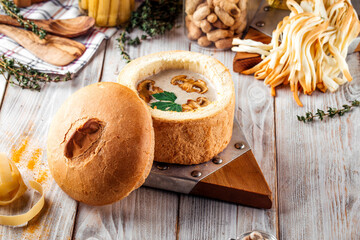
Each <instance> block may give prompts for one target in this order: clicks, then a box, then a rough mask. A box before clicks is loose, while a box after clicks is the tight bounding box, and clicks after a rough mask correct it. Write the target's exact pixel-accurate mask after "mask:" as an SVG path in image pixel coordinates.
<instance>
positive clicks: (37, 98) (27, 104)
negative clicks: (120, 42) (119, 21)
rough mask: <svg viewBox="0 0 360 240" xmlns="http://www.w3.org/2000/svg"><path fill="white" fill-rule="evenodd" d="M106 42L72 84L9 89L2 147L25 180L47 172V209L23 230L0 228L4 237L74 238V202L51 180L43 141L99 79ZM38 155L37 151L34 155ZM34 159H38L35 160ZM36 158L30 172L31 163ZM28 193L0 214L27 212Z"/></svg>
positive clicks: (0, 122)
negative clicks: (67, 105)
mask: <svg viewBox="0 0 360 240" xmlns="http://www.w3.org/2000/svg"><path fill="white" fill-rule="evenodd" d="M104 49H105V43H103V44H102V45H101V46H100V48H99V50H98V52H97V54H96V56H95V57H94V58H93V59H92V61H91V62H90V63H89V65H88V66H86V68H85V69H83V70H82V71H81V72H80V74H79V75H78V76H77V77H76V78H75V79H74V80H72V81H69V82H63V83H50V84H48V85H46V86H45V87H44V88H43V89H42V90H41V92H36V91H29V90H22V89H21V88H19V87H15V86H8V88H7V90H6V95H5V98H4V102H3V105H2V108H1V111H0V135H1V140H0V149H1V151H4V152H6V153H7V154H8V155H9V156H11V155H12V156H13V157H14V156H16V155H14V152H16V153H17V156H18V163H17V166H18V167H19V170H20V171H21V173H22V175H23V177H24V179H25V182H26V183H27V182H28V180H31V179H38V180H39V174H41V173H42V172H45V174H47V177H44V178H43V180H42V183H43V186H44V188H45V192H46V207H45V208H44V210H43V211H42V213H41V214H40V216H39V217H37V219H36V220H34V221H31V222H30V223H29V225H28V226H27V227H22V228H11V227H6V226H1V227H0V237H2V238H3V239H70V238H71V236H72V231H73V225H74V219H75V214H76V208H77V203H76V201H74V200H72V199H71V198H69V197H68V196H67V195H66V194H65V193H64V192H62V191H61V190H60V188H59V187H58V186H57V185H56V183H55V181H54V180H53V179H52V177H51V174H50V172H49V170H48V168H47V160H46V140H47V131H48V128H49V125H50V122H51V119H52V117H53V115H54V114H55V112H56V111H57V109H58V108H59V107H60V106H61V104H62V103H63V102H64V101H65V100H66V98H67V97H68V96H70V95H71V94H72V93H73V92H74V91H76V90H77V89H79V88H81V87H83V86H85V85H88V84H91V83H94V82H97V81H98V80H99V78H100V72H101V69H102V63H103V57H104ZM36 152H38V153H39V155H38V156H36ZM37 159H39V160H38V161H37ZM15 160H16V158H15ZM32 160H34V164H35V165H34V169H33V170H30V169H29V167H28V166H29V163H30V162H31V161H32ZM37 198H38V196H37V195H36V197H35V198H34V195H33V193H32V192H31V193H30V192H29V193H27V194H26V196H25V197H24V198H23V199H25V200H26V202H21V201H17V202H15V203H14V204H11V205H10V206H7V207H1V208H0V213H1V214H18V213H20V212H24V211H26V210H28V209H29V208H30V205H31V204H34V202H35V199H37Z"/></svg>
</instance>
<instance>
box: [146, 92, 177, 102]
mask: <svg viewBox="0 0 360 240" xmlns="http://www.w3.org/2000/svg"><path fill="white" fill-rule="evenodd" d="M152 96H153V97H154V98H155V99H156V100H159V101H169V102H175V100H176V99H177V97H176V95H175V93H173V92H167V91H164V92H161V93H155V94H153V95H152Z"/></svg>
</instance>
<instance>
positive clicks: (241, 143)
mask: <svg viewBox="0 0 360 240" xmlns="http://www.w3.org/2000/svg"><path fill="white" fill-rule="evenodd" d="M249 150H250V147H249V144H248V143H247V141H246V138H245V135H244V133H243V132H242V130H241V128H240V126H239V123H238V122H237V121H236V120H234V126H233V134H232V138H231V140H230V143H229V145H228V146H227V147H226V148H225V150H224V151H223V152H221V153H220V154H219V155H218V156H216V157H215V158H213V159H212V160H211V161H209V162H206V163H202V164H198V165H191V166H184V165H177V164H167V163H160V162H154V164H153V166H152V169H151V172H150V175H149V176H148V178H147V179H146V181H145V183H144V185H143V186H147V187H152V188H158V189H163V190H168V191H173V192H179V193H184V194H189V193H190V192H191V190H192V189H193V188H194V187H195V185H196V184H197V183H198V182H199V181H201V180H202V179H204V178H206V177H207V176H209V175H210V174H211V173H213V172H216V171H217V170H219V169H220V168H222V167H223V166H225V165H226V164H228V163H230V162H231V161H233V160H234V159H237V158H238V157H239V156H241V155H242V154H244V153H246V152H247V151H249Z"/></svg>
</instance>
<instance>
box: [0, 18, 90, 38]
mask: <svg viewBox="0 0 360 240" xmlns="http://www.w3.org/2000/svg"><path fill="white" fill-rule="evenodd" d="M25 20H26V19H25ZM31 21H33V22H34V23H35V24H36V25H37V26H38V27H40V28H43V29H44V30H45V31H47V32H49V33H53V34H55V35H58V36H62V37H68V38H73V37H78V36H80V35H83V34H85V33H87V32H88V31H89V29H91V28H92V27H93V26H94V25H95V19H94V18H92V17H87V16H81V17H76V18H70V19H63V20H61V19H56V20H31ZM0 23H3V24H7V25H13V26H17V27H20V26H21V25H20V24H19V23H18V21H16V19H14V18H12V17H10V16H7V15H0Z"/></svg>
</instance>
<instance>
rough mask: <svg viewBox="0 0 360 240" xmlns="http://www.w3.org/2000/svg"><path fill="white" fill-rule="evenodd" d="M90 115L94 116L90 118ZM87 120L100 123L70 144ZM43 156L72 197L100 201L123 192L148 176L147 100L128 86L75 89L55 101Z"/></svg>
mask: <svg viewBox="0 0 360 240" xmlns="http://www.w3.org/2000/svg"><path fill="white" fill-rule="evenodd" d="M94 119H95V120H94ZM89 121H90V122H91V121H97V122H98V123H100V125H101V128H100V130H101V132H100V130H99V131H98V132H96V134H93V135H91V137H89V142H87V143H86V141H85V140H84V141H83V143H84V147H82V148H79V147H77V149H78V151H77V152H76V151H72V149H73V148H76V146H78V145H76V146H75V144H72V145H71V144H70V143H72V139H75V138H76V137H78V138H79V136H82V135H81V134H79V136H77V135H74V134H75V133H76V132H80V131H83V130H81V129H84V126H86V124H87V123H89ZM74 146H75V147H74ZM47 157H48V162H49V168H50V170H51V173H52V175H53V177H54V179H55V181H56V182H57V183H58V185H59V186H60V187H61V188H62V189H63V190H64V191H65V192H66V193H67V194H68V195H69V196H71V197H72V198H74V199H75V200H78V201H81V202H84V203H86V204H90V205H105V204H110V203H113V202H115V201H118V200H120V199H122V198H124V197H126V196H127V195H128V194H129V193H130V192H131V191H133V190H134V189H136V188H137V187H139V186H141V185H142V183H143V182H144V180H145V178H146V177H147V176H148V174H149V172H150V169H151V165H152V162H153V157H154V132H153V127H152V119H151V115H150V113H149V111H148V109H147V106H146V104H145V103H144V102H142V101H141V100H140V99H139V97H138V96H137V95H136V94H135V93H134V92H133V91H131V90H130V89H129V88H126V87H124V86H121V85H120V84H117V83H96V84H92V85H90V86H87V87H85V88H82V89H80V90H79V91H77V92H76V93H74V94H73V95H72V96H70V97H69V98H68V99H67V100H66V102H65V103H64V104H63V105H62V106H61V108H60V109H59V111H58V112H57V113H56V115H55V117H54V119H53V121H52V124H51V126H50V130H49V137H48V145H47Z"/></svg>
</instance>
